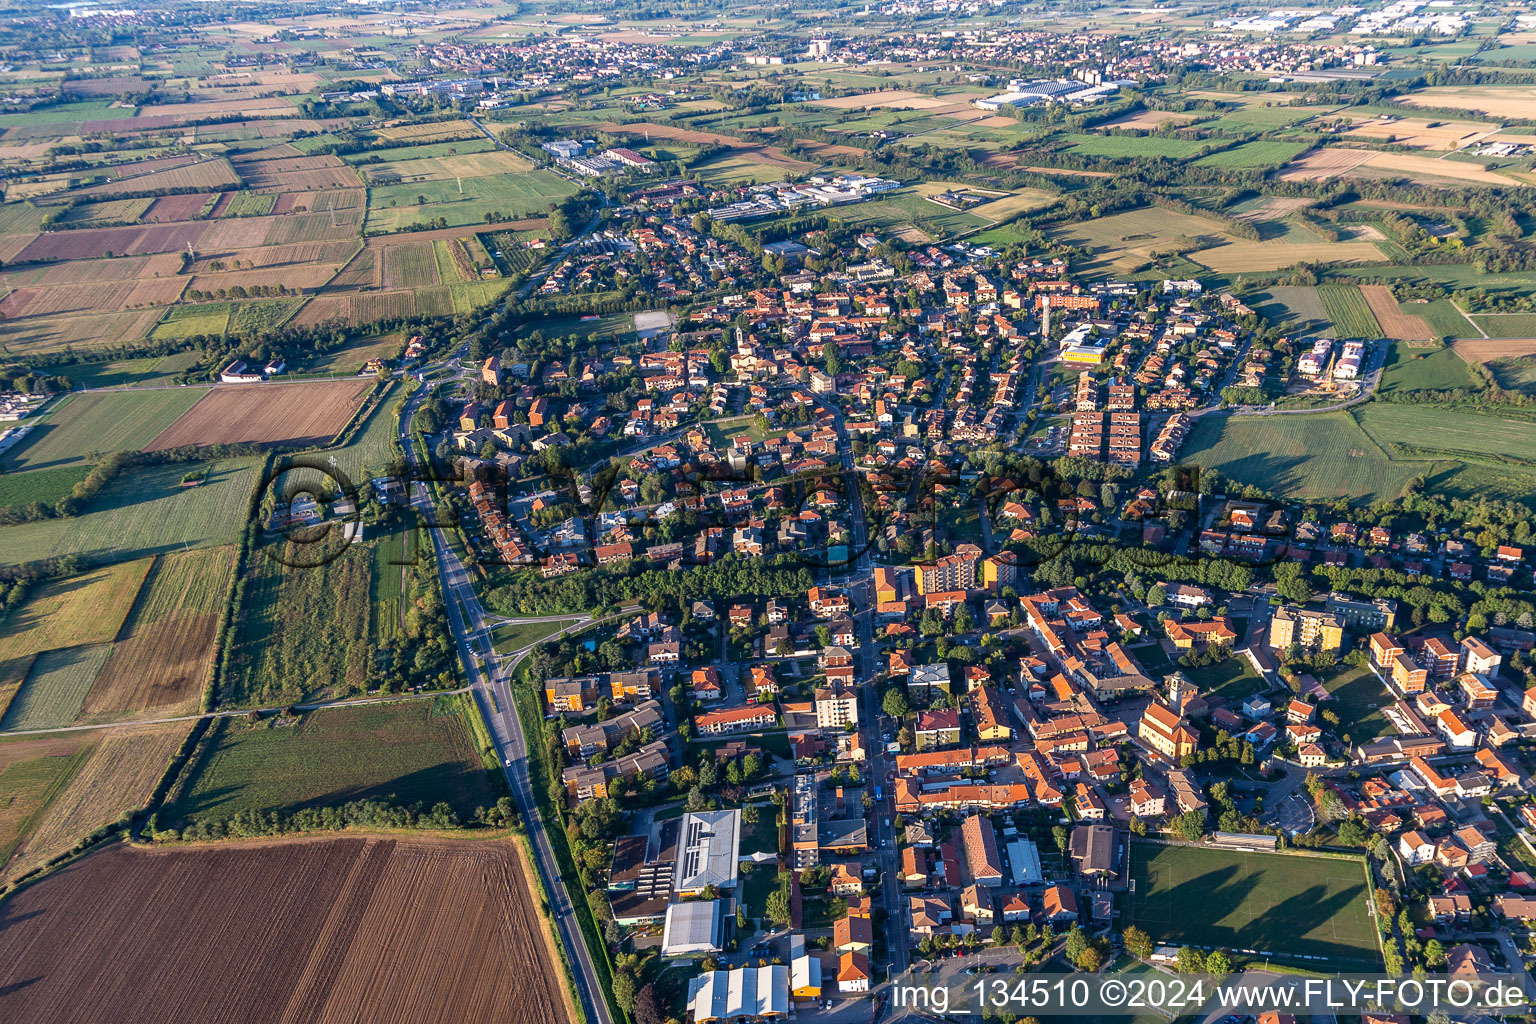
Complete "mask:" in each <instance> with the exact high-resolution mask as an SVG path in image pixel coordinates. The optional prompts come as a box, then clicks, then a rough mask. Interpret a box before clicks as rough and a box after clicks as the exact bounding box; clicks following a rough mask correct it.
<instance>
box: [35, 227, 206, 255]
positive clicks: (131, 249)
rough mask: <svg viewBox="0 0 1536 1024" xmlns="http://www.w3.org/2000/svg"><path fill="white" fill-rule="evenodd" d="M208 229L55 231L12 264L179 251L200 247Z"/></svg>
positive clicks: (151, 228) (145, 228)
mask: <svg viewBox="0 0 1536 1024" xmlns="http://www.w3.org/2000/svg"><path fill="white" fill-rule="evenodd" d="M209 227H210V224H209V223H207V222H204V221H192V222H189V223H181V222H178V223H173V224H153V225H145V226H141V227H126V228H86V229H83V230H80V231H54V232H51V233H49V234H45V235H39V236H38V237H37V238H36V239H34V240H33V241H32V242H31V243H29V244H28V245H27V246H26V247H25V248H24V249H22V250H21V252H19V253H17V254H16V257H15V259H14V260H13V261H12V262H13V263H27V262H30V261H33V260H89V259H96V258H98V257H102V256H137V255H140V254H142V253H158V252H180V251H181V250H183V249H185V248H186V247H187V246H189V245H191V246H194V247H197V248H201V243H202V237H203V234H204V233H205V232H206V231H207V230H208V228H209Z"/></svg>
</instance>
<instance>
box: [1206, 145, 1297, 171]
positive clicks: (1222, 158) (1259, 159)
mask: <svg viewBox="0 0 1536 1024" xmlns="http://www.w3.org/2000/svg"><path fill="white" fill-rule="evenodd" d="M1304 149H1306V146H1304V145H1302V144H1300V143H1296V142H1281V141H1278V140H1260V141H1256V142H1244V143H1241V144H1239V145H1236V146H1233V147H1232V148H1231V149H1224V150H1221V151H1220V152H1218V153H1210V154H1208V155H1206V156H1203V157H1201V158H1200V159H1198V160H1196V161H1195V166H1197V167H1243V168H1247V167H1279V166H1280V165H1281V164H1284V163H1289V162H1290V161H1291V160H1294V159H1295V158H1296V156H1297V155H1298V154H1300V153H1301V151H1302V150H1304Z"/></svg>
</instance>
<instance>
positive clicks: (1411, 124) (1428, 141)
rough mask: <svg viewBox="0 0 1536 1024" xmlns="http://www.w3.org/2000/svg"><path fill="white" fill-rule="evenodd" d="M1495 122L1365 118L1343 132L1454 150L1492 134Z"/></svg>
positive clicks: (1420, 147)
mask: <svg viewBox="0 0 1536 1024" xmlns="http://www.w3.org/2000/svg"><path fill="white" fill-rule="evenodd" d="M1497 128H1498V125H1493V124H1483V123H1480V122H1477V121H1428V120H1425V119H1424V118H1419V117H1400V118H1397V119H1395V120H1392V121H1380V120H1374V121H1367V122H1365V123H1364V124H1361V125H1358V126H1356V127H1354V128H1351V129H1350V130H1349V131H1347V132H1345V135H1346V136H1353V137H1355V138H1361V139H1370V140H1372V141H1376V142H1391V143H1395V144H1397V145H1400V146H1412V147H1413V148H1415V149H1428V150H1440V151H1448V150H1456V149H1461V148H1462V147H1463V146H1467V145H1470V144H1471V143H1472V142H1474V141H1476V140H1478V139H1480V138H1482V137H1483V136H1485V135H1489V134H1491V133H1492V132H1493V131H1494V130H1496V129H1497Z"/></svg>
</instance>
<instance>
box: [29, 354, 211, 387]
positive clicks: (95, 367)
mask: <svg viewBox="0 0 1536 1024" xmlns="http://www.w3.org/2000/svg"><path fill="white" fill-rule="evenodd" d="M197 356H198V353H196V352H178V353H175V354H173V355H168V356H145V357H143V358H139V359H113V360H110V361H108V362H104V363H56V364H54V365H51V366H44V367H42V368H40V369H39V370H38V372H39V373H42V374H46V375H48V376H60V377H68V378H69V381H70V383H71V384H75V385H78V386H79V387H82V388H113V387H124V386H133V385H146V384H166V383H170V382H171V380H172V378H174V377H175V376H176V375H177V374H181V373H185V372H186V371H187V370H190V369H191V368H192V367H193V366H194V365H196V363H197Z"/></svg>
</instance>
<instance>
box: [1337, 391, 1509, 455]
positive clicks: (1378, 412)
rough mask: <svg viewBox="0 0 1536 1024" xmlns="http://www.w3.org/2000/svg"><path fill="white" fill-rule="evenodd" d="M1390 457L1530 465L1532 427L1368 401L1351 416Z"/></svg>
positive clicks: (1454, 411)
mask: <svg viewBox="0 0 1536 1024" xmlns="http://www.w3.org/2000/svg"><path fill="white" fill-rule="evenodd" d="M1356 415H1357V416H1358V417H1359V420H1360V425H1361V426H1362V427H1364V428H1365V432H1366V433H1367V434H1370V435H1371V437H1373V438H1375V439H1376V441H1377V442H1378V443H1379V444H1380V445H1381V446H1382V448H1384V449H1386V450H1387V452H1389V453H1390V454H1392V455H1393V456H1394V457H1403V458H1421V459H1422V458H1446V459H1455V460H1457V461H1468V462H1477V461H1483V460H1488V461H1499V460H1510V461H1512V462H1517V463H1520V464H1523V465H1527V466H1536V422H1532V421H1530V420H1524V419H1514V418H1511V417H1508V416H1499V415H1496V414H1486V413H1480V412H1468V411H1463V410H1460V409H1446V408H1440V407H1436V406H1433V405H1400V404H1393V403H1384V402H1372V403H1369V404H1368V405H1366V406H1363V407H1361V409H1360V410H1359V411H1358V413H1357V414H1356Z"/></svg>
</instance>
